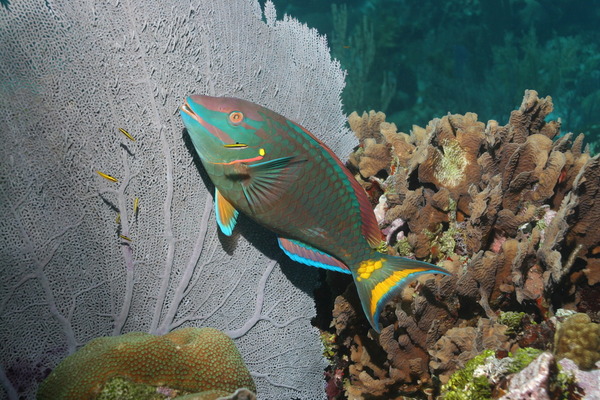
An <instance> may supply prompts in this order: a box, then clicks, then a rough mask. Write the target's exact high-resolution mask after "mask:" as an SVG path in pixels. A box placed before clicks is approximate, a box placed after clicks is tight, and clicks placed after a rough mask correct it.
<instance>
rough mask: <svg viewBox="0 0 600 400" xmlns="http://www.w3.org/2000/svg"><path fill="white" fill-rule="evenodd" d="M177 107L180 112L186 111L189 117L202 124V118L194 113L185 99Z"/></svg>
mask: <svg viewBox="0 0 600 400" xmlns="http://www.w3.org/2000/svg"><path fill="white" fill-rule="evenodd" d="M179 109H180V110H181V111H182V112H184V113H186V114H187V115H188V116H189V117H190V118H192V119H194V120H195V121H196V122H198V123H199V124H200V125H204V120H203V119H202V118H201V117H200V116H199V115H198V114H196V113H195V112H194V110H192V107H190V105H189V104H188V101H187V99H186V100H185V101H184V102H183V104H182V105H181V107H179Z"/></svg>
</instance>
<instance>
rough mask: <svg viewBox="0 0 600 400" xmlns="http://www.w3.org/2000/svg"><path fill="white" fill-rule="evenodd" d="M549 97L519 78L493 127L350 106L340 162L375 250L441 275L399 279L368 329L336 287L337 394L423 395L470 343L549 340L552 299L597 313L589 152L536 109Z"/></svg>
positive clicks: (510, 348)
mask: <svg viewBox="0 0 600 400" xmlns="http://www.w3.org/2000/svg"><path fill="white" fill-rule="evenodd" d="M552 109H553V105H552V100H551V99H550V97H546V98H543V99H540V98H539V97H538V95H537V93H536V92H535V91H533V90H528V91H526V92H525V97H524V99H523V102H522V104H521V106H520V107H519V109H517V110H514V111H512V113H511V115H510V119H509V121H508V124H506V125H504V126H501V125H499V124H498V123H497V122H496V121H489V122H488V123H487V124H484V123H482V122H479V121H477V115H475V114H472V113H467V114H466V115H447V116H444V117H442V118H437V119H434V120H433V121H431V122H430V123H429V124H428V125H427V127H425V128H420V127H417V126H414V127H413V129H412V131H411V133H410V134H405V133H398V132H396V127H395V126H394V125H393V124H390V123H387V122H385V115H384V114H382V113H375V112H373V111H372V112H370V113H369V114H367V113H364V114H363V115H362V116H359V115H358V114H356V113H353V114H352V115H350V117H349V122H350V126H351V128H352V130H353V131H354V132H355V133H356V135H357V136H358V138H359V140H360V145H359V147H358V148H356V149H355V151H354V153H353V154H352V155H351V156H350V157H349V162H348V166H349V168H350V169H351V170H352V171H353V173H354V174H355V177H356V178H357V179H358V180H359V182H360V183H361V185H363V187H364V188H365V190H366V191H367V193H368V194H369V196H370V198H371V201H372V204H373V205H374V207H376V211H377V215H378V221H379V223H380V228H381V229H382V231H383V232H384V233H385V234H386V237H387V245H388V247H387V249H388V252H390V253H392V254H396V255H402V256H405V257H411V258H418V259H422V260H425V261H429V262H431V263H436V264H438V265H440V266H443V267H445V268H447V269H448V270H449V271H451V272H452V273H453V275H452V276H446V277H432V276H424V277H422V278H420V279H419V281H418V282H417V284H416V286H412V287H408V288H407V289H405V290H404V293H403V295H402V298H401V299H398V301H397V302H395V303H390V304H388V306H387V307H386V309H385V310H384V312H383V313H382V316H381V322H382V323H383V325H384V326H383V329H382V330H381V334H380V335H377V334H376V333H375V332H374V331H372V330H369V329H368V324H367V323H366V322H365V321H363V317H362V314H361V313H360V312H355V311H354V310H355V309H358V308H357V303H356V301H355V299H354V298H355V296H356V295H355V294H354V293H352V291H353V289H352V288H351V287H350V288H348V290H346V292H345V293H344V294H343V295H341V296H338V298H337V299H336V305H335V309H334V312H333V322H332V326H333V327H334V328H335V333H336V335H337V336H336V337H337V345H338V346H339V347H338V351H339V352H341V353H342V354H344V355H345V356H346V357H347V358H348V359H349V360H350V362H349V365H348V366H347V367H346V368H345V369H344V373H345V376H346V377H347V379H346V382H345V386H344V387H345V390H346V395H348V396H350V397H351V398H353V399H363V398H365V399H366V398H373V396H376V397H377V396H379V397H380V398H392V397H393V396H400V395H411V394H415V393H417V392H419V393H427V396H429V397H433V396H436V395H437V394H438V393H439V390H440V385H441V384H444V383H446V382H448V379H449V377H450V376H451V375H452V374H453V373H454V372H455V371H457V370H459V369H461V368H463V367H464V366H465V364H466V362H467V361H468V360H469V359H471V358H473V357H475V356H477V355H478V354H480V353H482V352H483V351H484V350H488V351H492V352H495V353H496V354H504V355H508V354H509V353H511V352H512V353H514V352H515V351H517V350H518V349H520V348H523V347H535V348H537V349H539V350H542V351H548V350H553V349H552V343H553V337H554V333H555V331H556V325H557V321H556V319H555V318H551V317H552V316H553V314H554V313H555V312H556V310H558V309H559V308H566V309H572V310H577V311H579V312H583V313H587V314H589V315H590V317H591V319H592V320H595V321H596V322H597V321H598V318H600V313H599V311H600V296H599V295H600V285H599V284H598V282H600V230H599V229H594V227H596V226H600V159H599V157H598V156H596V157H592V156H591V155H590V154H589V152H588V151H587V150H583V149H582V142H583V135H579V136H577V137H576V138H573V135H572V134H570V133H569V134H566V135H561V134H560V120H558V121H546V117H547V116H548V115H549V114H550V113H551V112H552ZM556 351H557V352H558V353H561V352H562V350H556ZM341 358H343V357H338V359H341ZM546 361H547V360H546ZM546 361H544V362H546ZM540 363H542V362H541V361H540ZM552 363H554V364H553V365H556V362H554V361H552ZM546 364H547V363H546ZM546 364H544V365H546ZM540 365H541V364H540ZM338 367H339V366H338ZM533 368H534V367H532V369H533ZM536 368H538V369H539V368H541V367H536ZM511 398H512V397H511Z"/></svg>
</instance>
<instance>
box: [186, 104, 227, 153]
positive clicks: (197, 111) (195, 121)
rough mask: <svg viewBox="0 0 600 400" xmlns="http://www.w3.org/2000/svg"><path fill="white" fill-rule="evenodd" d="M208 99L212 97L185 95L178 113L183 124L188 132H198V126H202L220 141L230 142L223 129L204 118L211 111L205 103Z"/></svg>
mask: <svg viewBox="0 0 600 400" xmlns="http://www.w3.org/2000/svg"><path fill="white" fill-rule="evenodd" d="M209 99H212V97H209V96H200V95H196V96H189V97H187V98H186V99H185V101H184V103H183V105H182V106H181V107H179V113H180V114H181V118H182V119H183V124H184V125H185V127H186V128H187V130H188V132H189V133H190V134H198V133H200V132H198V128H199V127H202V128H203V129H202V130H203V131H205V132H206V133H209V134H211V135H212V136H214V137H215V138H217V139H219V140H220V141H221V142H223V143H229V142H231V138H230V137H229V135H226V134H225V133H223V131H221V130H220V129H218V128H217V127H215V126H214V125H212V124H210V123H209V122H208V121H207V120H206V118H205V117H203V116H206V115H207V114H210V113H211V110H210V108H208V107H207V106H206V105H205V103H206V102H207V101H208V100H209Z"/></svg>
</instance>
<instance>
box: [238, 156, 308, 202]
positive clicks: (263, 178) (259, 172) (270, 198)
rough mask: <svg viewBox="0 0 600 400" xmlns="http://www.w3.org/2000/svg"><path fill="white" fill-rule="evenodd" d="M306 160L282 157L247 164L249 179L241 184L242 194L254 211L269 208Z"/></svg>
mask: <svg viewBox="0 0 600 400" xmlns="http://www.w3.org/2000/svg"><path fill="white" fill-rule="evenodd" d="M304 161H306V160H298V159H296V157H293V156H292V157H282V158H278V159H275V160H270V161H265V162H261V163H258V164H253V165H248V170H247V171H248V175H249V179H248V180H247V181H246V182H245V183H244V184H243V185H242V189H243V191H244V196H245V197H246V200H247V201H248V204H249V205H250V208H251V209H252V211H253V212H255V213H260V212H265V211H267V210H270V209H271V207H272V204H273V203H274V202H276V201H277V200H278V199H279V198H280V197H281V195H282V194H283V193H285V192H287V191H288V190H289V189H290V188H291V186H292V184H293V183H294V181H295V180H296V175H295V171H296V170H297V168H298V166H299V165H300V164H301V163H302V162H304Z"/></svg>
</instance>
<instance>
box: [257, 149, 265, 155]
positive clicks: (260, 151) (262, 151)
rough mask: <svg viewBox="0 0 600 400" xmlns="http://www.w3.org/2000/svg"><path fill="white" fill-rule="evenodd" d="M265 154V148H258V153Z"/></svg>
mask: <svg viewBox="0 0 600 400" xmlns="http://www.w3.org/2000/svg"><path fill="white" fill-rule="evenodd" d="M265 154H266V153H265V149H259V150H258V155H260V156H264V155H265Z"/></svg>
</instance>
